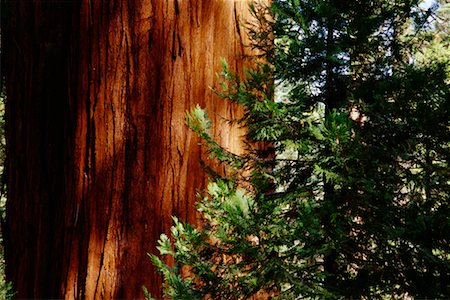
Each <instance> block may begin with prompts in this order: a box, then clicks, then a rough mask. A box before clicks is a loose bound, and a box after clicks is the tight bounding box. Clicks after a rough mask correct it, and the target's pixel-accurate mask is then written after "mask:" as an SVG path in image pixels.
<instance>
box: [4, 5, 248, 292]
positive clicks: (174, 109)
mask: <svg viewBox="0 0 450 300" xmlns="http://www.w3.org/2000/svg"><path fill="white" fill-rule="evenodd" d="M3 11H4V13H5V14H6V17H5V18H3V19H2V22H3V24H2V28H4V33H2V45H3V46H4V49H5V50H4V53H3V57H2V59H3V64H2V65H3V72H2V73H3V74H4V76H5V77H6V85H7V95H8V101H7V177H8V197H9V201H8V207H7V216H8V217H7V221H6V228H4V230H5V234H6V236H5V239H6V259H7V264H8V266H7V276H8V279H9V280H12V281H13V283H14V287H15V289H16V290H17V291H18V297H19V298H44V297H45V298H50V297H63V298H67V299H84V298H86V299H118V298H125V299H131V298H141V297H142V292H141V286H142V285H146V286H147V287H148V288H149V290H150V291H151V292H152V293H153V294H155V295H157V296H160V295H161V294H160V284H161V278H160V277H159V276H158V275H157V274H155V272H154V268H153V266H152V265H151V263H150V261H149V260H148V259H147V257H146V252H150V251H153V252H156V251H155V250H156V248H155V247H156V241H157V239H158V237H159V235H160V233H161V232H164V231H167V230H168V228H169V227H170V225H171V222H172V221H171V216H172V215H177V216H178V217H180V218H181V219H184V220H188V221H190V222H194V223H195V222H196V213H195V209H194V203H195V194H196V191H197V190H198V189H201V188H202V187H203V186H204V183H205V179H206V176H205V174H204V172H203V170H202V168H201V166H200V162H199V161H200V159H201V158H204V159H206V156H204V154H203V153H202V150H201V148H200V147H199V145H198V143H199V140H198V139H197V138H196V137H195V135H194V134H192V133H191V132H190V131H189V130H188V129H187V128H186V126H185V125H184V113H185V111H186V110H189V109H190V108H192V107H193V106H194V105H195V104H197V103H199V104H200V105H201V106H204V107H206V108H207V110H208V112H209V114H210V117H211V118H212V120H213V122H214V124H215V125H216V127H215V129H214V131H215V132H214V135H216V136H218V137H219V142H221V144H222V145H225V146H227V147H228V148H229V149H231V150H232V151H234V152H239V151H241V149H242V148H243V145H241V144H240V136H241V134H242V132H241V131H240V130H239V129H237V128H231V127H230V126H229V125H226V124H225V122H224V121H223V120H222V117H228V118H229V117H232V116H233V115H236V114H239V111H238V109H237V108H236V107H234V106H232V105H231V104H230V103H228V102H224V101H223V100H220V99H218V98H217V97H215V96H214V95H213V93H212V92H210V91H209V90H208V86H211V85H213V84H214V83H215V82H216V80H217V79H216V78H215V73H216V72H218V71H220V58H221V57H223V58H226V59H227V60H228V62H229V65H230V66H234V67H235V68H236V69H240V70H242V63H243V58H242V55H243V54H244V52H245V51H248V50H247V49H245V48H244V44H245V43H247V42H246V40H245V41H244V40H243V39H246V38H245V37H244V29H243V27H242V26H241V25H242V23H243V22H244V21H243V20H245V18H246V17H247V16H248V12H247V11H248V9H247V3H246V2H245V1H231V0H229V1H223V0H222V1H221V0H204V1H194V0H191V1H187V0H186V1H181V0H179V1H177V0H174V1H168V0H167V1H149V0H148V1H137V0H130V1H119V0H116V1H113V0H105V1H101V0H96V1H88V0H83V1H80V2H75V1H59V2H58V1H10V2H8V3H6V5H4V9H3ZM240 24H241V25H240Z"/></svg>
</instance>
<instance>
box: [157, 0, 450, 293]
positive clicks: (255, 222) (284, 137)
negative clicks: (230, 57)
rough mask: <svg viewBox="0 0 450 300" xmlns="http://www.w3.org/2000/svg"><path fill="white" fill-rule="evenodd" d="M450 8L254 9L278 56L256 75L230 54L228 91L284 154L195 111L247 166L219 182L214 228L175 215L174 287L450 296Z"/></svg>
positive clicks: (260, 38) (210, 221)
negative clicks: (244, 145)
mask: <svg viewBox="0 0 450 300" xmlns="http://www.w3.org/2000/svg"><path fill="white" fill-rule="evenodd" d="M446 9H448V7H447V6H445V5H441V6H439V5H437V4H436V5H432V6H431V7H430V8H429V9H424V8H422V6H419V1H409V0H404V1H391V0H378V1H347V2H346V1H326V0H323V1H309V0H304V1H297V0H289V1H288V0H278V1H273V3H272V6H271V7H270V8H268V7H263V6H260V5H256V4H254V5H253V6H252V7H251V10H252V12H253V14H254V16H255V18H256V20H257V21H255V24H253V25H251V26H249V28H250V35H251V36H252V37H253V38H254V39H255V41H254V42H255V46H254V47H255V48H257V49H259V50H260V51H262V52H263V53H264V54H265V55H262V56H260V57H258V58H256V59H255V62H254V68H253V69H251V70H247V71H246V73H245V77H244V78H240V77H239V76H237V75H236V74H234V73H233V72H231V71H230V70H229V69H228V66H227V65H226V63H224V64H223V72H222V74H221V75H222V76H221V77H222V79H223V81H222V83H221V84H220V86H219V87H218V88H216V89H215V90H214V91H215V92H216V93H217V94H218V95H219V96H220V97H222V98H224V99H226V100H228V101H233V102H236V103H238V104H239V105H241V106H242V107H243V108H244V110H245V114H244V117H243V118H242V119H241V120H239V122H240V123H241V124H242V125H244V126H246V128H247V129H248V134H247V141H250V142H261V141H262V142H266V143H267V145H273V147H275V153H276V155H275V157H273V158H272V157H270V155H269V156H267V155H264V154H263V152H261V151H259V150H258V149H253V150H249V152H248V154H247V155H244V156H242V157H239V156H237V155H234V154H232V153H229V152H227V151H226V150H224V149H223V148H221V147H220V145H219V144H217V143H216V142H215V141H214V138H213V137H212V136H211V135H210V133H209V131H210V128H211V122H210V121H209V119H208V118H207V115H206V112H204V111H203V110H202V109H200V108H199V107H196V108H195V109H194V110H192V111H191V112H190V113H188V114H187V118H186V121H187V124H188V125H189V126H190V127H191V128H192V129H193V130H194V131H195V132H197V134H199V136H200V137H202V139H203V141H205V145H206V146H207V147H208V149H209V151H210V152H211V154H212V155H213V156H214V157H217V158H218V159H219V161H220V162H222V163H224V164H225V165H227V166H228V168H229V169H230V170H231V171H232V172H229V174H238V175H239V176H229V177H227V178H212V179H211V183H210V184H209V185H208V189H207V191H206V195H205V196H204V197H203V199H202V200H201V201H199V203H198V210H199V212H200V213H201V216H202V218H203V224H204V225H203V227H202V228H198V229H195V228H192V227H191V226H189V225H187V224H183V223H180V222H179V221H178V220H177V219H174V226H173V228H172V231H171V236H170V237H168V236H166V235H162V236H161V239H160V246H159V247H158V249H159V251H160V253H161V255H167V256H171V257H173V259H174V260H175V263H174V265H173V266H169V265H167V264H165V263H164V262H163V260H161V259H160V258H158V257H156V256H153V257H152V261H153V263H154V264H155V265H156V266H157V268H158V270H159V271H160V272H161V273H162V274H163V277H164V280H165V282H164V291H165V294H166V296H168V297H171V298H174V299H198V298H208V297H209V298H212V299H246V298H248V297H250V296H252V295H255V294H256V293H258V292H261V291H262V292H265V293H267V294H268V295H270V296H272V297H273V298H279V299H299V298H355V299H356V298H361V297H366V298H380V297H384V296H389V297H393V298H395V297H401V296H405V295H410V296H413V297H418V298H446V297H449V296H450V283H449V282H450V203H449V200H450V196H449V194H450V180H449V178H450V167H449V160H450V123H449V119H450V111H449V110H450V89H449V87H450V75H449V66H450V53H449V47H448V46H449V32H448V26H444V25H443V23H445V22H446V21H448V18H446V17H445V15H443V14H442V11H445V10H446ZM257 28H260V29H259V30H260V31H258V29H257ZM271 45H272V46H271ZM279 87H282V88H283V89H284V93H283V94H282V96H281V97H278V98H277V101H273V99H274V93H275V90H276V89H277V88H279ZM249 145H251V143H249ZM186 297H187V298H186Z"/></svg>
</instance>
